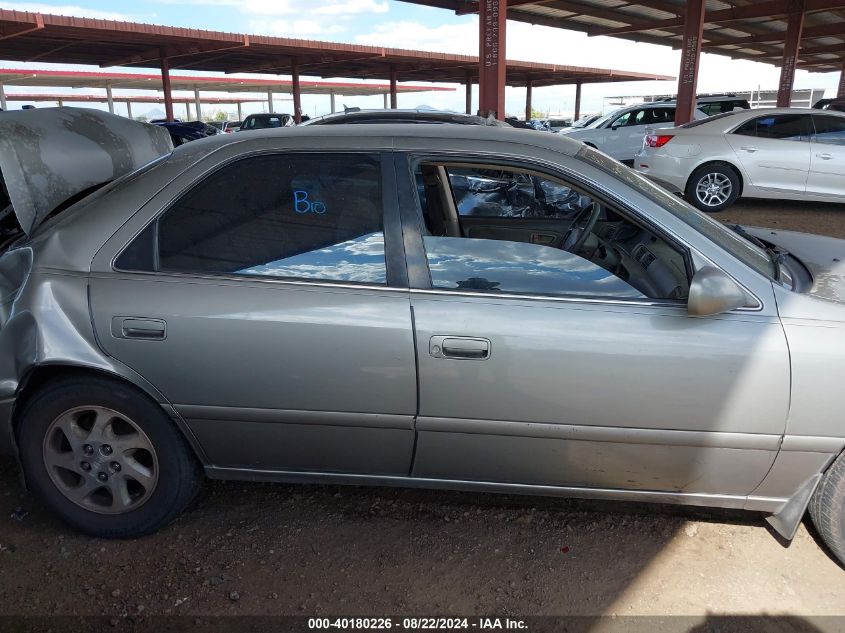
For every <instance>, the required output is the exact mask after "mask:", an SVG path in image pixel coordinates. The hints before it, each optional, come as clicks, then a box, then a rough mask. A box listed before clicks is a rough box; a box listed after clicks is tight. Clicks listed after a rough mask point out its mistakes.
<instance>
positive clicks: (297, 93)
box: [290, 58, 302, 125]
mask: <svg viewBox="0 0 845 633" xmlns="http://www.w3.org/2000/svg"><path fill="white" fill-rule="evenodd" d="M290 79H291V90H292V91H293V120H294V122H295V123H296V124H297V125H299V124H300V123H302V91H301V89H300V87H299V62H297V60H296V58H294V59H292V60H291V62H290Z"/></svg>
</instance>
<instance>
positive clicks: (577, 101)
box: [572, 82, 581, 123]
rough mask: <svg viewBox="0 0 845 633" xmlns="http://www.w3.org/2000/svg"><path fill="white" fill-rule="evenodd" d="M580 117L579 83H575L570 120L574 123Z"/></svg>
mask: <svg viewBox="0 0 845 633" xmlns="http://www.w3.org/2000/svg"><path fill="white" fill-rule="evenodd" d="M580 118H581V83H580V82H579V83H577V84H575V114H574V115H573V118H572V122H573V123H575V121H577V120H578V119H580Z"/></svg>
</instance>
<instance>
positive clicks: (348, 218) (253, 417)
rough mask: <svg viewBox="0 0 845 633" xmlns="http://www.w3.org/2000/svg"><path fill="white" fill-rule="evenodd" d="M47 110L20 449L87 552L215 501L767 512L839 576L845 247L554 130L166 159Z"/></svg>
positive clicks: (1, 137)
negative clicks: (238, 482)
mask: <svg viewBox="0 0 845 633" xmlns="http://www.w3.org/2000/svg"><path fill="white" fill-rule="evenodd" d="M39 112H42V114H39V115H37V116H38V117H40V118H38V119H34V118H29V119H27V117H26V115H25V114H24V113H21V114H18V113H5V114H4V115H3V116H2V118H0V169H1V170H2V172H3V176H4V180H5V191H4V192H5V194H7V197H8V200H7V201H6V203H5V205H4V203H3V202H2V201H0V207H3V206H6V207H7V208H6V210H5V212H4V213H3V218H2V229H3V234H4V235H5V238H4V245H3V249H4V253H3V255H2V257H0V290H2V292H0V296H2V309H0V444H2V445H3V446H4V447H5V448H6V449H7V450H8V451H10V452H13V453H14V454H15V455H17V456H18V458H19V459H20V463H21V466H22V469H23V474H24V478H25V480H26V483H27V485H28V486H29V487H30V488H31V489H32V490H33V491H35V492H36V493H37V494H38V495H39V496H40V497H41V498H42V499H43V500H44V502H45V503H46V504H47V505H49V506H50V507H51V508H52V509H53V510H54V511H55V512H56V513H57V514H58V515H60V516H61V517H62V518H63V519H65V520H66V521H67V522H68V523H70V524H71V525H73V526H75V527H76V528H78V529H80V530H83V531H85V532H87V533H90V534H95V535H100V536H110V537H131V536H138V535H142V534H146V533H149V532H151V531H153V530H156V529H158V528H160V527H162V526H163V525H165V524H166V523H167V522H169V521H171V520H172V519H173V518H175V517H176V516H177V515H178V514H179V513H180V512H181V511H182V510H183V509H184V508H185V507H186V505H187V504H188V503H189V502H190V500H191V499H192V498H193V497H194V495H195V494H196V493H197V491H198V489H199V487H200V485H201V482H202V480H203V478H204V477H213V478H229V479H248V480H259V479H260V480H274V481H288V482H290V481H297V482H332V483H348V484H377V485H397V486H419V487H429V488H451V489H469V490H483V491H499V492H511V493H512V492H522V493H530V494H543V495H561V496H574V497H598V498H606V499H629V500H641V501H656V502H671V503H679V504H691V505H700V506H720V507H729V508H744V509H750V510H756V511H759V512H761V513H763V514H765V515H766V516H767V518H768V520H769V521H770V522H771V523H772V525H773V526H774V527H775V529H777V530H778V531H779V532H780V533H781V534H782V535H784V536H785V537H787V538H791V537H792V535H793V534H794V532H795V530H796V529H797V526H798V524H799V521H800V520H801V518H802V516H803V515H804V513H805V511H806V509H807V507H808V505H809V509H810V513H811V515H812V517H813V519H814V521H815V523H816V525H817V527H818V529H819V531H820V532H821V534H822V536H823V537H824V539H825V541H826V543H827V544H828V545H829V547H830V548H831V550H832V551H833V552H834V554H835V555H836V556H838V557H839V558H840V559H842V560H845V457H843V456H842V450H843V446H845V426H843V423H842V385H841V382H842V376H843V375H844V374H843V372H845V305H843V302H845V280H843V274H844V273H845V264H843V263H842V261H841V260H843V259H845V242H842V241H839V240H834V239H830V238H824V237H816V236H810V235H804V234H799V233H787V232H781V231H770V230H761V229H751V228H743V227H730V228H729V227H726V226H724V225H722V224H720V223H717V222H715V221H713V220H711V219H710V218H708V217H707V216H705V215H703V214H701V213H700V212H698V211H696V210H695V209H693V208H692V207H690V206H689V205H687V204H686V203H685V202H683V201H682V200H680V199H678V198H677V197H675V196H673V195H671V194H669V193H666V192H665V191H664V190H663V189H661V188H659V187H657V186H655V185H654V184H652V183H651V182H649V181H648V180H647V179H645V178H644V177H642V176H640V175H638V174H636V173H635V172H634V171H632V170H630V169H628V168H626V167H623V166H622V165H621V164H619V163H617V162H616V161H613V160H611V159H610V158H608V157H607V156H606V155H604V154H602V153H600V152H598V151H596V150H594V149H591V148H589V147H586V146H584V145H583V144H581V143H579V142H576V141H572V140H570V139H567V138H565V137H563V136H561V135H551V134H549V135H537V134H536V133H534V132H531V131H524V130H511V129H503V128H497V127H479V126H458V125H373V126H342V125H341V126H309V127H302V128H290V129H281V130H273V131H262V132H250V133H247V132H245V133H242V134H237V135H234V136H232V135H227V136H225V137H224V136H220V137H216V138H210V139H205V140H201V141H196V142H193V143H190V144H187V145H185V146H182V147H180V148H178V149H176V150H175V151H172V152H171V151H170V149H169V147H167V143H166V142H165V141H164V140H162V139H161V137H160V136H158V133H157V131H156V130H155V129H154V128H147V127H146V126H143V127H137V126H140V124H134V123H131V122H121V123H118V122H116V120H115V119H114V118H112V117H109V116H108V115H105V114H99V115H95V114H92V113H85V111H80V110H72V109H61V110H54V111H39ZM98 135H102V136H103V138H104V139H106V140H103V139H99V140H97V136H98ZM92 137H93V138H94V139H95V140H94V141H93V142H92ZM130 137H132V141H131V142H128V141H127V142H124V141H125V139H128V138H130ZM33 138H37V139H40V142H38V143H32V142H31V139H33ZM57 155H60V156H64V157H67V156H73V157H74V160H70V161H69V160H60V159H58V158H57ZM157 156H158V158H156V157H157ZM151 159H155V160H152V162H149V161H150V160H151ZM144 163H145V164H144ZM142 164H144V165H143V166H141V165H142ZM106 182H108V184H103V183H106ZM68 199H69V200H70V202H71V203H74V204H70V203H69V202H66V200H68ZM15 215H17V218H18V220H19V224H20V228H17V229H16V228H15V227H14V226H13V225H12V222H11V220H12V219H13V218H14V217H15Z"/></svg>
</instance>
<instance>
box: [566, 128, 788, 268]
mask: <svg viewBox="0 0 845 633" xmlns="http://www.w3.org/2000/svg"><path fill="white" fill-rule="evenodd" d="M575 157H576V158H578V159H580V160H583V161H584V162H587V163H590V164H591V165H593V166H595V167H598V168H599V169H601V170H602V171H604V172H607V173H609V174H610V175H612V176H615V177H617V178H619V179H621V180H623V181H624V182H625V183H626V184H628V185H630V186H631V187H633V188H634V189H635V190H637V191H638V192H639V193H641V194H643V195H644V196H646V197H647V198H649V199H650V200H652V201H653V202H655V203H657V204H659V205H660V206H661V207H663V208H664V209H666V210H667V211H669V212H670V213H672V215H674V216H675V217H676V218H678V219H679V220H681V221H682V222H684V223H685V224H687V225H689V226H690V227H692V228H694V229H695V230H696V231H698V232H699V233H701V234H702V235H704V236H705V237H706V238H708V239H709V240H710V241H712V242H714V243H715V244H717V245H718V246H720V247H721V248H723V249H724V250H726V251H728V252H729V253H730V254H731V255H733V256H734V257H736V258H737V259H739V260H740V261H742V262H743V263H745V264H746V265H748V266H750V267H751V268H753V269H754V270H756V271H757V272H759V273H761V274H762V275H765V276H766V277H768V278H769V279H776V278H777V268H776V263H775V262H773V261H772V258H771V257H770V256H769V254H768V253H766V251H765V250H763V249H762V248H760V247H758V246H755V245H754V244H752V243H751V242H749V241H748V240H747V239H745V238H743V237H741V236H740V235H738V234H737V233H736V232H734V231H731V230H730V229H728V228H727V227H726V226H725V225H724V224H722V223H721V222H717V221H716V220H713V219H712V218H711V217H710V216H708V215H707V214H705V213H702V212H701V211H699V210H698V209H696V208H694V207H693V206H691V205H689V204H687V203H686V202H684V201H683V200H682V199H681V198H679V197H678V196H676V195H674V194H672V193H670V192H669V191H667V190H666V189H663V188H662V187H660V186H658V185H656V184H655V183H653V182H652V181H651V180H649V179H648V178H646V177H645V176H643V175H641V174H638V173H637V172H635V171H634V170H633V169H629V168H628V167H626V166H625V165H623V164H622V163H620V162H618V161H615V160H613V159H612V158H610V157H609V156H606V155H605V154H602V153H601V152H599V151H597V150H595V149H593V148H591V147H589V146H586V145H585V146H584V147H582V148H581V149H580V150H579V151H578V153H577V154H576V155H575Z"/></svg>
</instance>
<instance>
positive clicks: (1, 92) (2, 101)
mask: <svg viewBox="0 0 845 633" xmlns="http://www.w3.org/2000/svg"><path fill="white" fill-rule="evenodd" d="M0 108H3V110H8V109H9V108H8V107H7V105H6V89H5V88H4V87H3V84H0Z"/></svg>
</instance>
